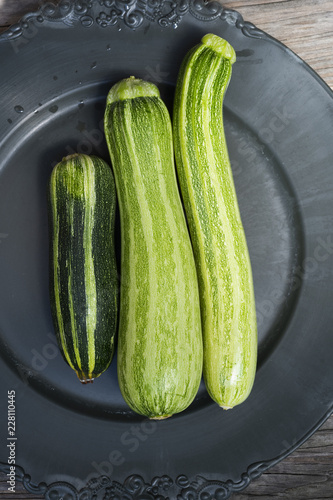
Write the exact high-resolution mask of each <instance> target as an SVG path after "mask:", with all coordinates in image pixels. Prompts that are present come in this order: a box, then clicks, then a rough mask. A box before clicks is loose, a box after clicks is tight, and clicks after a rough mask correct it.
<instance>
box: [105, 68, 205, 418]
mask: <svg viewBox="0 0 333 500" xmlns="http://www.w3.org/2000/svg"><path fill="white" fill-rule="evenodd" d="M105 134H106V139H107V143H108V147H109V151H110V156H111V161H112V166H113V169H114V174H115V180H116V189H117V194H118V200H119V207H120V220H121V248H122V250H121V288H120V297H121V300H120V311H119V337H118V338H119V340H118V359H117V361H118V380H119V385H120V389H121V392H122V394H123V397H124V399H125V400H126V402H127V403H128V405H129V406H130V407H131V408H132V409H133V410H134V411H136V412H138V413H140V414H142V415H146V416H148V417H150V418H156V419H161V418H166V417H168V416H170V415H172V414H174V413H177V412H180V411H182V410H184V409H185V408H187V407H188V406H189V404H190V403H191V402H192V400H193V399H194V397H195V395H196V393H197V390H198V387H199V384H200V379H201V375H202V334H201V322H200V302H199V292H198V283H197V276H196V269H195V262H194V257H193V252H192V247H191V242H190V236H189V233H188V230H187V226H186V220H185V216H184V212H183V209H182V205H181V201H180V195H179V192H178V188H177V180H176V173H175V167H174V158H173V142H172V127H171V121H170V116H169V113H168V111H167V109H166V107H165V105H164V103H163V101H162V100H161V99H160V97H159V91H158V89H157V88H156V86H155V85H153V84H151V83H148V82H144V81H142V80H139V79H135V78H134V77H131V78H128V79H126V80H122V81H121V82H119V83H117V84H116V85H115V86H113V87H112V88H111V90H110V92H109V94H108V98H107V106H106V111H105Z"/></svg>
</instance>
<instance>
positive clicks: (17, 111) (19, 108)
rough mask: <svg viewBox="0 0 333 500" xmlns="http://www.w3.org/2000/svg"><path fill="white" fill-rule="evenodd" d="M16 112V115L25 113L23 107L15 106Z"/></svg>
mask: <svg viewBox="0 0 333 500" xmlns="http://www.w3.org/2000/svg"><path fill="white" fill-rule="evenodd" d="M14 110H15V111H16V113H23V111H24V109H23V108H22V106H15V108H14Z"/></svg>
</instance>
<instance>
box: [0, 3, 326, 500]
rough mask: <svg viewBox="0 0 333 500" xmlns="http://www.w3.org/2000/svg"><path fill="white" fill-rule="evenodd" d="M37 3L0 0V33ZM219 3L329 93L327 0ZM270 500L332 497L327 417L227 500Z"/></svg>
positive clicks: (1, 482)
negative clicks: (302, 64) (293, 57)
mask: <svg viewBox="0 0 333 500" xmlns="http://www.w3.org/2000/svg"><path fill="white" fill-rule="evenodd" d="M41 3H42V0H39V1H38V0H0V32H1V31H3V30H4V29H5V27H6V26H9V25H10V24H12V23H15V22H17V21H18V19H19V18H20V17H21V16H22V15H23V14H24V13H26V12H29V11H31V10H36V9H37V8H38V6H39V5H40V4H41ZM222 3H223V5H224V6H225V7H228V8H232V9H236V10H238V11H239V12H240V13H241V14H242V15H243V17H244V19H246V20H249V21H251V22H253V23H254V24H255V25H257V26H258V27H259V28H262V29H263V30H264V31H267V33H269V34H270V35H272V36H274V37H276V38H277V39H279V40H280V41H282V42H283V43H285V44H286V45H287V46H288V47H290V48H291V49H292V50H293V51H294V52H296V53H297V54H298V55H299V56H300V57H301V58H302V59H304V60H305V61H306V62H307V63H308V64H309V65H310V66H312V67H313V68H314V69H315V70H316V71H317V72H318V73H319V75H320V76H321V77H322V78H323V79H324V80H325V81H326V83H327V84H328V85H329V86H330V87H331V88H332V89H333V48H332V47H333V2H332V0H239V1H233V0H224V1H223V0H222ZM16 490H17V492H16V493H8V492H7V484H6V477H5V476H4V475H1V474H0V497H1V498H2V499H11V500H17V499H31V500H33V499H37V498H41V497H36V496H35V495H29V494H28V493H26V491H25V490H24V488H23V487H22V486H21V484H20V483H19V482H17V487H16ZM271 498H285V499H288V500H291V499H295V498H297V499H299V500H309V499H312V500H321V499H332V498H333V416H331V417H330V418H329V419H328V420H327V421H326V423H325V424H324V425H323V426H322V427H321V429H319V430H318V431H317V432H316V433H315V434H314V435H313V436H312V437H311V438H310V439H309V440H308V441H307V442H306V443H305V444H304V445H303V446H301V447H300V448H299V449H298V450H297V451H295V452H294V453H293V454H292V455H290V456H289V457H288V458H286V459H285V460H283V461H282V462H280V463H279V464H277V465H276V466H275V467H273V468H272V469H270V470H269V471H268V472H267V473H265V474H263V475H262V476H261V477H260V478H259V479H257V480H256V481H254V482H253V483H251V484H250V486H249V487H248V488H247V489H246V490H245V491H244V492H242V493H238V494H235V495H234V496H233V497H232V499H233V500H243V499H251V500H256V499H257V500H268V499H271Z"/></svg>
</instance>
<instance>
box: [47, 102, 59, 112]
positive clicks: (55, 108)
mask: <svg viewBox="0 0 333 500" xmlns="http://www.w3.org/2000/svg"><path fill="white" fill-rule="evenodd" d="M49 111H50V112H51V113H56V112H57V111H58V106H57V105H56V104H54V105H53V106H51V107H50V108H49Z"/></svg>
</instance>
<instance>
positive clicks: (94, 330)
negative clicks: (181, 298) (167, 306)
mask: <svg viewBox="0 0 333 500" xmlns="http://www.w3.org/2000/svg"><path fill="white" fill-rule="evenodd" d="M115 210H116V191H115V183H114V179H113V175H112V171H111V169H110V167H109V166H108V165H107V164H106V163H105V162H104V161H103V160H102V159H100V158H98V157H96V156H87V155H83V154H75V155H71V156H68V157H66V158H64V159H63V160H62V161H61V162H60V163H58V164H57V165H56V166H55V167H54V169H53V171H52V174H51V178H50V183H49V226H50V303H51V310H52V316H53V323H54V327H55V331H56V335H57V340H58V344H59V346H60V349H61V352H62V355H63V357H64V359H65V361H66V362H67V363H68V364H69V366H70V367H71V368H72V369H73V370H75V371H76V373H77V375H78V377H79V379H80V380H81V382H83V383H87V382H91V381H93V379H94V378H96V377H98V376H99V375H100V374H101V373H103V372H104V371H105V370H106V369H107V368H108V366H109V365H110V363H111V360H112V357H113V353H114V338H115V332H116V326H117V310H118V276H117V267H116V258H115V248H114V225H115Z"/></svg>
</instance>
